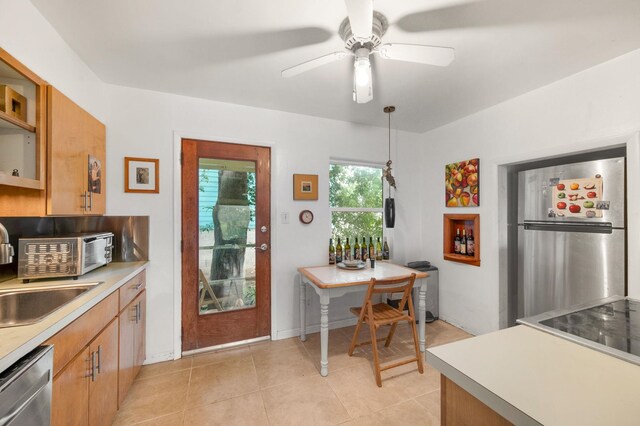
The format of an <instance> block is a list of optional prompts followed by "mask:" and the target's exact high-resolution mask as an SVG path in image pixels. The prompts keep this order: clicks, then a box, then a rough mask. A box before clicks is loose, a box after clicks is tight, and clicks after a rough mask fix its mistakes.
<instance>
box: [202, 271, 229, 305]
mask: <svg viewBox="0 0 640 426" xmlns="http://www.w3.org/2000/svg"><path fill="white" fill-rule="evenodd" d="M200 284H201V285H202V287H201V289H200V304H199V308H200V309H202V307H203V306H205V305H208V303H207V300H206V299H207V296H209V300H210V301H211V302H213V303H214V304H215V305H216V309H218V311H220V312H222V311H223V310H224V309H222V305H221V304H220V301H219V300H218V298H217V297H216V294H215V293H214V292H213V289H212V288H211V284H209V280H208V279H207V277H205V276H204V273H203V272H202V269H200Z"/></svg>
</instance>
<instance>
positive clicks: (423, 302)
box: [418, 278, 427, 352]
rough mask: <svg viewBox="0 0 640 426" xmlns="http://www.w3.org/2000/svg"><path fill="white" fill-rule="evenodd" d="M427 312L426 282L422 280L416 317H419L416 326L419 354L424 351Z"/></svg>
mask: <svg viewBox="0 0 640 426" xmlns="http://www.w3.org/2000/svg"><path fill="white" fill-rule="evenodd" d="M426 311H427V280H426V279H424V278H423V279H422V285H420V295H419V297H418V315H420V322H419V324H418V332H419V334H420V352H425V351H426V347H427V345H426V341H425V335H424V334H425V315H426Z"/></svg>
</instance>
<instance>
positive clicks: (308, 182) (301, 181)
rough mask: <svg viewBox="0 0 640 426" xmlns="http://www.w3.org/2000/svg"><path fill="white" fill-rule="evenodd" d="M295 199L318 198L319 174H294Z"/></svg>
mask: <svg viewBox="0 0 640 426" xmlns="http://www.w3.org/2000/svg"><path fill="white" fill-rule="evenodd" d="M293 199H294V200H317V199H318V175H298V174H294V175H293Z"/></svg>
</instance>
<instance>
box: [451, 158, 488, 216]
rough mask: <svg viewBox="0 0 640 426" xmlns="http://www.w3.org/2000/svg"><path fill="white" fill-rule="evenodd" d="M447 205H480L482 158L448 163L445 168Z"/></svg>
mask: <svg viewBox="0 0 640 426" xmlns="http://www.w3.org/2000/svg"><path fill="white" fill-rule="evenodd" d="M444 185H445V193H444V194H445V206H447V207H476V206H479V205H480V159H478V158H474V159H472V160H467V161H460V162H457V163H451V164H447V165H446V166H445V169H444Z"/></svg>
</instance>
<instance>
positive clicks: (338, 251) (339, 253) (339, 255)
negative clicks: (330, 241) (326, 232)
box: [336, 237, 342, 263]
mask: <svg viewBox="0 0 640 426" xmlns="http://www.w3.org/2000/svg"><path fill="white" fill-rule="evenodd" d="M340 262H342V243H341V242H340V237H338V245H337V246H336V263H340Z"/></svg>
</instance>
